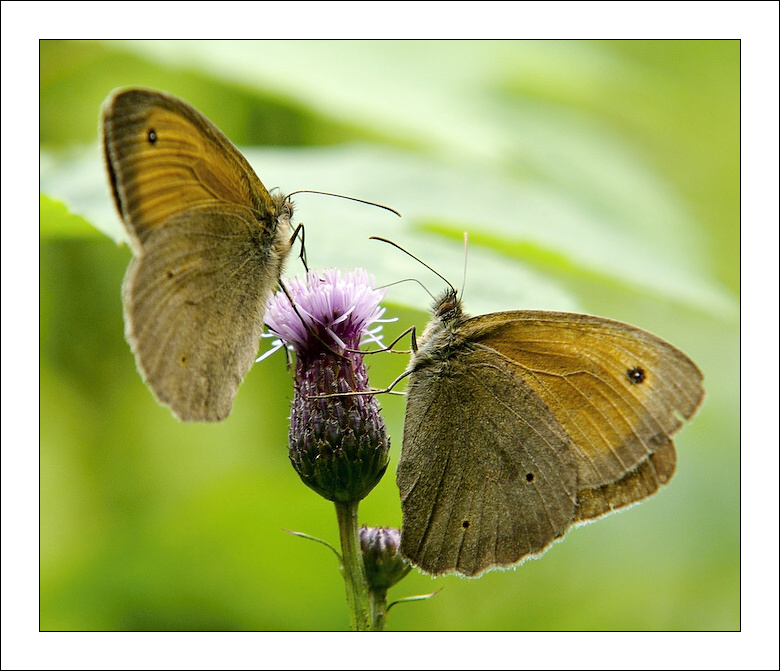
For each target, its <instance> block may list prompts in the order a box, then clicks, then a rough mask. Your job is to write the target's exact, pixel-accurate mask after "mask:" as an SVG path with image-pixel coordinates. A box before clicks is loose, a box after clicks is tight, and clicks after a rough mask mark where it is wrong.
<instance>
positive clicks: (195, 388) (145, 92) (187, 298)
mask: <svg viewBox="0 0 780 671" xmlns="http://www.w3.org/2000/svg"><path fill="white" fill-rule="evenodd" d="M103 140H104V150H105V156H106V164H107V167H108V173H109V179H110V182H111V187H112V192H113V195H114V201H115V204H116V206H117V209H118V211H119V213H120V216H121V218H122V221H123V223H124V225H125V228H126V229H127V232H128V235H129V238H130V242H131V246H132V248H133V254H134V258H133V260H132V262H131V264H130V266H129V268H128V271H127V274H126V276H125V281H124V284H123V303H124V314H125V333H126V337H127V340H128V341H129V343H130V345H131V347H132V349H133V351H134V353H135V357H136V363H137V365H138V368H139V370H140V372H141V374H142V376H143V378H144V379H145V380H146V382H147V384H148V385H149V386H150V388H151V389H152V391H153V392H154V394H155V396H156V397H157V399H158V400H159V401H160V402H161V403H163V404H164V405H167V406H168V407H170V408H171V410H172V411H173V413H174V414H175V415H176V416H177V417H179V419H182V420H186V421H219V420H222V419H224V418H225V417H226V416H227V415H228V414H229V413H230V410H231V407H232V403H233V398H234V396H235V393H236V390H237V388H238V385H239V384H240V383H241V381H242V380H243V378H244V376H245V375H246V373H247V371H248V370H249V368H250V367H251V365H252V363H253V361H254V357H255V354H256V351H257V346H258V342H259V338H260V334H261V333H262V329H263V315H264V313H265V305H266V302H267V300H268V297H269V296H270V294H271V292H272V290H273V288H274V286H275V285H276V284H277V282H278V279H279V276H280V274H281V272H282V268H283V265H284V261H285V259H286V257H287V256H288V254H289V250H290V237H291V225H290V218H291V216H292V205H291V203H290V202H289V201H287V200H286V199H285V197H284V196H283V195H281V194H278V193H274V195H271V194H269V192H268V191H267V190H266V189H265V187H264V186H263V184H262V182H261V181H260V180H259V179H258V177H257V175H255V173H254V171H253V170H252V168H251V166H250V165H249V163H248V162H247V160H246V159H245V158H244V157H243V156H242V155H241V153H240V152H239V151H238V149H236V148H235V147H234V146H233V144H232V143H231V142H230V141H229V140H228V139H227V138H226V137H225V135H224V134H223V133H222V132H221V131H220V130H219V129H218V128H217V127H216V126H214V125H213V124H212V123H211V122H210V121H209V120H208V119H206V118H205V117H204V116H203V115H202V114H200V112H198V111H197V110H195V109H194V108H193V107H191V106H190V105H188V104H187V103H185V102H184V101H182V100H179V99H178V98H174V97H173V96H170V95H169V94H166V93H162V92H160V91H153V90H149V89H124V90H120V91H117V92H114V93H112V95H111V96H109V98H108V100H107V101H106V103H105V104H104V108H103Z"/></svg>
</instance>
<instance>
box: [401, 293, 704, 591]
mask: <svg viewBox="0 0 780 671" xmlns="http://www.w3.org/2000/svg"><path fill="white" fill-rule="evenodd" d="M413 342H414V341H413ZM413 349H414V348H413ZM407 372H408V375H409V377H410V382H409V386H408V389H407V406H406V419H405V423H404V435H403V447H402V451H401V458H400V462H399V464H398V472H397V482H398V487H399V490H400V494H401V502H402V511H403V523H402V532H401V546H400V551H401V553H402V554H403V555H404V556H405V557H407V558H408V559H409V560H410V561H411V562H412V563H413V564H414V565H415V566H417V567H418V568H420V569H422V570H423V571H425V572H427V573H430V574H432V575H439V574H445V573H458V574H461V575H465V576H477V575H479V574H481V573H483V572H484V571H487V570H489V569H493V568H501V567H509V566H512V565H514V564H517V563H518V562H521V561H522V560H523V559H525V558H527V557H529V556H533V555H538V554H540V553H542V552H543V551H544V550H545V549H546V548H547V547H548V546H549V545H550V544H551V543H552V542H553V541H555V540H556V539H559V538H561V537H562V536H563V535H564V534H565V533H566V531H567V530H568V529H569V528H570V527H572V526H574V525H577V524H580V523H583V522H586V521H589V520H592V519H595V518H597V517H600V516H602V515H605V514H607V513H609V512H611V511H613V510H617V509H618V508H622V507H624V506H627V505H630V504H632V503H636V502H638V501H640V500H642V499H644V498H646V497H648V496H650V495H651V494H653V493H654V492H655V491H656V490H657V489H658V488H659V487H660V486H661V485H663V484H665V483H666V482H668V481H669V479H670V478H671V477H672V475H673V473H674V470H675V464H676V455H675V449H674V445H673V443H672V440H671V437H672V435H673V434H674V433H676V432H677V431H678V430H679V429H680V427H681V426H682V424H683V422H684V420H688V419H690V418H691V417H692V415H693V414H694V412H695V411H696V409H697V408H698V407H699V405H700V404H701V402H702V399H703V397H704V391H703V389H702V379H703V378H702V374H701V372H700V371H699V369H698V368H697V367H696V365H695V364H694V363H693V362H692V361H691V360H690V359H689V358H688V357H687V356H686V355H685V354H683V353H682V352H681V351H680V350H678V349H677V348H675V347H674V346H673V345H670V344H669V343H668V342H666V341H664V340H662V339H661V338H659V337H657V336H655V335H652V334H650V333H648V332H647V331H643V330H642V329H639V328H637V327H635V326H630V325H628V324H623V323H620V322H617V321H612V320H610V319H604V318H601V317H592V316H588V315H582V314H568V313H562V312H543V311H523V310H517V311H510V312H496V313H492V314H485V315H481V316H478V317H469V316H467V315H464V314H463V309H462V306H461V300H460V298H459V297H458V295H457V293H456V292H455V290H454V289H449V290H448V291H446V292H445V293H444V294H443V295H442V296H441V297H440V298H439V299H438V300H437V301H436V303H435V304H434V307H433V316H432V318H431V320H430V322H429V323H428V325H427V327H426V329H425V331H424V333H423V335H422V336H421V337H420V339H419V343H418V344H417V348H416V351H413V355H412V359H411V361H410V364H409V367H408V368H407Z"/></svg>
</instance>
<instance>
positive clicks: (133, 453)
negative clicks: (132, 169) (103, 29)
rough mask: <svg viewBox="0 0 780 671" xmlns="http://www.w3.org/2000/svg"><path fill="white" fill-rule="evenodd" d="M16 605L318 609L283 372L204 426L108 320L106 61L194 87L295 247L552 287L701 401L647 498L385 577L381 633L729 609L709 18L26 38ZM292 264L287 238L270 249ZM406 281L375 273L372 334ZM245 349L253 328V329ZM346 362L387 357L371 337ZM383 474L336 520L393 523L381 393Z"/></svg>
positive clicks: (113, 80) (421, 274) (313, 527)
mask: <svg viewBox="0 0 780 671" xmlns="http://www.w3.org/2000/svg"><path fill="white" fill-rule="evenodd" d="M40 56H41V59H40V63H41V72H40V75H41V77H40V82H41V90H40V115H41V125H40V134H41V136H40V139H41V194H42V195H41V250H40V317H41V320H40V328H41V332H40V359H41V360H40V385H41V392H40V403H41V434H40V436H41V443H40V456H41V462H40V463H41V473H40V482H41V498H40V500H41V515H40V520H41V530H40V534H41V535H40V543H41V554H40V556H41V572H40V577H41V580H40V588H41V598H40V607H41V620H40V626H41V629H43V630H158V629H161V630H202V629H208V630H233V629H236V630H247V629H257V630H330V629H334V630H339V629H346V628H347V627H348V620H347V610H346V605H345V602H344V586H343V582H342V580H341V578H340V576H339V573H338V570H337V567H336V562H335V558H334V557H333V555H332V553H330V552H329V551H328V550H327V549H326V548H324V547H322V546H320V545H317V544H314V543H310V542H308V541H304V540H302V539H300V538H296V537H293V536H290V535H288V534H286V533H284V532H283V531H282V529H293V530H297V531H302V532H305V533H307V534H311V535H313V536H317V537H320V538H323V539H326V540H328V541H330V542H332V543H337V539H338V536H337V531H336V525H335V515H334V511H333V508H332V506H331V505H330V504H329V503H327V502H326V501H324V500H322V499H320V498H319V497H317V496H316V495H315V494H314V493H313V492H311V491H310V490H308V489H307V488H306V487H305V486H304V485H302V484H301V483H300V481H299V480H298V477H297V475H296V474H295V472H294V471H293V470H292V467H291V466H290V464H289V461H288V458H287V453H286V433H287V417H288V413H289V402H290V399H291V397H292V384H291V378H290V375H289V373H288V372H287V370H286V368H285V361H284V357H283V356H282V355H276V356H274V357H271V358H270V359H267V360H265V361H263V362H262V363H260V364H258V365H256V366H255V367H254V368H253V369H252V370H251V371H250V373H249V375H248V376H247V379H246V381H245V383H244V384H243V385H242V387H241V389H240V390H239V393H238V396H237V399H236V402H235V405H234V408H233V413H232V415H231V416H230V418H229V419H228V420H227V421H225V422H224V423H222V424H220V425H218V426H205V425H186V424H182V423H180V422H178V421H177V420H175V419H174V418H173V417H172V415H171V414H170V412H169V411H168V410H167V409H165V408H162V407H160V406H158V405H157V404H156V402H155V401H154V399H153V397H152V395H151V393H150V392H149V391H148V390H147V389H146V388H145V386H144V385H143V382H142V381H141V379H140V377H139V375H138V373H137V372H136V370H135V365H134V361H133V357H132V354H131V352H130V350H129V347H128V346H127V344H126V343H125V341H124V337H123V324H122V308H121V299H120V287H121V283H122V277H123V275H124V271H125V268H126V266H127V264H128V261H129V259H130V252H129V249H128V248H127V246H126V245H124V244H117V242H121V241H122V235H123V234H122V231H121V227H120V225H119V220H118V217H117V215H116V214H115V212H114V211H113V204H112V203H111V200H110V194H109V189H108V184H107V179H106V176H105V174H104V169H103V167H102V163H101V155H100V149H99V145H98V140H97V137H98V119H99V110H100V105H101V103H102V101H103V100H104V99H105V97H106V96H107V95H108V93H109V92H110V91H111V90H112V89H113V88H116V87H118V86H130V85H138V86H151V87H156V88H161V89H164V90H166V91H169V92H171V93H173V94H175V95H178V96H180V97H182V98H184V99H186V100H187V101H189V102H190V103H191V104H193V105H194V106H195V107H197V108H198V109H200V110H201V111H202V112H203V113H204V114H206V116H208V117H209V118H210V119H211V120H212V121H213V122H214V123H215V124H217V125H218V126H219V127H220V128H221V129H222V130H223V131H225V133H226V134H227V135H228V137H230V138H231V139H232V140H233V141H234V142H235V143H236V144H238V145H239V146H241V147H242V148H243V149H245V150H246V151H245V153H246V155H247V157H248V158H249V160H250V162H251V163H252V164H253V166H254V167H255V170H256V171H257V173H258V175H259V176H260V178H261V179H262V180H263V182H264V183H265V185H266V186H267V187H268V188H272V187H275V186H280V187H281V188H282V189H283V190H284V191H285V192H289V191H292V190H295V189H321V190H327V191H336V192H338V193H343V194H347V195H351V196H357V197H361V198H368V199H372V200H375V201H380V202H382V203H386V204H387V205H390V206H392V207H395V208H396V209H398V210H400V211H401V212H402V213H403V218H402V219H396V218H395V217H393V216H392V215H389V214H387V213H386V212H384V211H382V210H378V209H375V208H367V207H364V206H361V205H357V204H354V203H348V202H346V201H338V200H335V199H329V198H324V197H319V196H309V195H300V196H298V197H296V199H295V200H296V220H297V221H303V222H304V223H305V224H306V242H307V250H308V254H309V262H310V264H311V265H312V266H313V267H326V266H338V267H342V268H351V267H354V266H356V265H360V266H364V267H366V268H367V269H368V270H369V272H372V273H374V274H375V276H376V278H377V282H378V283H386V282H392V281H395V280H399V279H402V278H408V277H416V278H419V279H420V280H422V281H423V282H425V284H426V285H427V286H428V288H429V289H430V290H431V291H434V292H436V291H439V290H440V289H441V288H442V284H441V281H440V280H438V279H437V278H435V277H433V276H432V275H431V274H430V273H428V271H426V270H425V269H423V268H421V267H420V266H418V265H415V264H414V263H413V262H411V261H410V260H409V259H406V258H405V257H402V256H401V255H400V253H398V252H397V251H395V250H393V249H392V248H390V247H388V246H385V245H381V244H380V243H377V242H370V241H369V240H368V236H369V235H382V236H385V237H390V238H392V239H394V240H396V241H397V242H399V243H400V244H403V245H404V246H405V247H406V248H408V249H410V250H411V251H413V252H414V253H416V254H418V255H419V256H421V257H422V258H423V259H424V260H425V261H427V262H428V263H431V264H432V265H434V266H435V267H436V268H437V270H439V271H440V272H441V273H443V274H444V275H446V276H447V277H449V278H450V280H451V281H452V282H453V283H454V284H456V285H459V284H460V283H461V281H462V279H461V278H462V275H463V240H462V234H463V231H465V230H467V231H468V232H469V253H468V269H467V276H466V280H467V281H466V290H465V302H466V307H467V309H468V310H470V311H471V312H474V313H480V312H486V311H489V310H496V309H518V308H542V309H568V310H578V311H583V312H589V313H594V314H601V315H604V316H607V317H611V318H614V319H620V320H623V321H628V322H630V323H633V324H636V325H638V326H640V327H642V328H645V329H648V330H650V331H653V332H655V333H657V334H659V335H661V336H662V337H664V338H666V339H668V340H670V341H671V342H673V343H674V344H675V345H677V346H678V347H680V348H681V349H683V350H684V351H685V352H686V353H688V354H689V355H690V356H691V357H692V358H693V359H694V360H695V361H696V362H697V364H698V365H699V366H700V368H701V369H702V371H703V372H704V375H705V387H706V390H707V394H708V396H707V399H706V401H705V404H704V406H703V407H702V409H701V410H700V412H699V414H698V415H697V416H696V418H695V420H694V421H693V422H692V423H691V424H690V425H689V426H687V427H686V428H684V429H683V431H682V432H681V433H680V434H679V436H678V439H677V440H676V441H675V442H676V444H677V446H678V454H679V463H678V471H677V474H676V476H675V478H674V479H673V480H672V482H671V483H670V485H669V486H668V487H667V488H665V489H664V490H663V491H662V492H661V493H660V494H658V495H657V496H655V497H653V498H652V499H650V500H648V501H646V502H645V503H643V504H642V505H639V506H636V507H634V508H632V509H630V510H629V511H626V512H623V513H621V514H617V515H612V516H610V517H607V518H605V519H602V520H599V521H597V522H596V523H595V524H592V525H588V526H586V527H580V528H578V529H575V530H573V531H572V532H570V534H569V536H567V538H566V539H565V540H564V541H563V542H562V543H558V544H556V545H555V546H554V547H553V548H552V549H551V550H550V551H549V552H547V554H545V555H544V556H543V557H542V558H541V559H539V560H535V561H529V562H527V563H525V564H524V565H522V566H521V567H519V568H517V569H516V570H510V571H505V572H493V573H489V574H487V575H485V576H483V577H482V578H480V579H478V580H464V579H460V578H457V577H446V578H439V579H436V580H432V579H431V578H429V577H426V576H423V575H421V574H419V573H417V572H413V573H412V574H410V575H409V576H408V577H407V578H406V579H404V580H403V581H402V582H401V583H399V585H397V586H396V587H394V588H393V589H392V590H391V592H390V599H391V600H393V599H394V598H400V597H403V596H407V595H411V594H420V593H426V592H431V591H434V590H441V592H440V593H439V594H438V595H437V596H436V597H435V598H433V599H431V600H428V601H424V602H418V603H410V604H403V605H399V606H398V607H397V608H394V609H393V610H392V611H391V613H390V618H389V626H388V628H389V629H391V630H430V629H432V630H445V629H446V630H461V629H468V630H473V629H487V630H504V629H509V630H547V629H552V630H568V629H578V630H579V629H584V630H591V629H612V630H615V629H617V630H623V629H631V630H634V629H640V630H644V629H653V630H654V629H670V630H676V629H688V630H714V629H715V630H733V629H738V628H739V626H740V611H739V596H740V594H739V569H740V563H739V562H740V556H739V513H740V509H739V501H740V498H739V496H740V492H739V481H740V478H739V473H740V461H739V402H740V399H739V261H738V260H739V102H740V101H739V91H740V89H739V86H740V80H739V72H740V52H739V43H738V42H736V41H650V42H646V41H617V42H590V41H575V42H569V41H544V42H534V41H527V42H447V41H437V42H368V41H359V42H329V41H318V42H293V41H285V42H273V41H266V42H240V41H231V42H205V43H201V42H188V41H177V42H142V43H117V42H108V43H106V42H100V43H98V42H76V41H69V42H48V41H44V42H42V43H41V54H40ZM299 271H300V265H299V264H298V263H297V262H295V261H294V260H291V261H290V263H289V264H288V273H295V272H299ZM429 303H430V298H429V297H428V296H427V295H426V294H425V293H424V292H423V290H422V289H420V288H419V286H417V285H415V284H413V283H405V284H402V285H398V286H394V287H391V288H390V290H389V292H388V297H387V301H386V305H387V306H388V315H389V316H397V317H398V318H399V321H398V322H397V323H395V324H390V325H387V326H386V328H385V332H386V337H392V336H393V334H396V333H399V332H400V331H401V330H403V329H404V328H406V327H407V326H409V325H411V324H416V325H417V327H418V329H419V328H421V327H422V326H423V325H424V323H425V321H426V319H427V307H428V305H429ZM264 346H267V344H264ZM370 365H371V376H372V382H373V384H374V385H375V386H384V385H386V384H388V383H389V382H390V381H391V380H392V379H394V378H395V377H396V376H397V375H398V374H399V373H400V372H401V371H402V370H403V369H404V367H405V365H406V357H404V356H403V355H381V356H376V357H373V358H372V359H371V362H370ZM382 405H383V408H384V411H385V419H386V422H387V425H388V431H389V433H390V435H391V439H392V445H393V448H392V452H391V464H390V467H389V469H388V475H387V476H386V477H385V478H384V480H383V481H382V482H381V483H380V485H379V486H378V487H377V489H375V490H374V492H372V493H371V495H370V496H369V497H368V498H367V499H366V500H365V501H364V502H363V503H362V505H361V521H363V522H365V523H367V524H372V525H387V526H400V519H401V517H400V505H399V500H398V494H397V490H396V487H395V483H394V477H393V473H394V470H395V465H396V463H397V460H398V452H399V450H400V442H401V432H402V426H403V408H404V404H403V399H402V398H400V397H384V398H382Z"/></svg>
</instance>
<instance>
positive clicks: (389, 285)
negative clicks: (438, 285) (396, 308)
mask: <svg viewBox="0 0 780 671" xmlns="http://www.w3.org/2000/svg"><path fill="white" fill-rule="evenodd" d="M434 272H436V271H434ZM444 281H445V282H446V281H447V280H444ZM401 282H417V284H419V285H420V286H421V287H422V288H423V291H424V292H425V293H426V294H428V295H429V296H430V297H431V298H432V299H433V300H436V296H434V295H433V294H432V293H431V292H430V291H428V287H426V286H425V285H424V284H423V283H422V282H420V280H418V279H417V278H416V277H406V278H404V279H402V280H396V281H395V282H388V283H387V284H383V285H382V286H379V287H377V289H387V288H388V287H394V286H395V285H396V284H401Z"/></svg>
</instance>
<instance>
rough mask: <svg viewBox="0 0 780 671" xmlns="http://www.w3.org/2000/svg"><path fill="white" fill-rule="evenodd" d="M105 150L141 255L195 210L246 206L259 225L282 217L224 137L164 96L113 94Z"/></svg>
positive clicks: (132, 92) (193, 111) (193, 112)
mask: <svg viewBox="0 0 780 671" xmlns="http://www.w3.org/2000/svg"><path fill="white" fill-rule="evenodd" d="M103 145H104V150H105V155H106V163H107V166H108V171H109V176H110V179H111V186H112V189H113V193H114V200H115V201H116V205H117V208H118V209H119V212H120V214H121V215H122V219H123V221H124V223H125V226H126V227H127V230H128V233H129V234H130V236H131V239H132V241H133V243H134V245H135V246H136V248H138V246H139V245H141V244H143V242H144V240H145V239H146V237H147V236H148V235H149V234H150V232H151V231H153V230H155V229H157V228H159V227H160V226H162V225H164V224H165V222H166V221H167V220H168V218H169V217H170V216H172V215H173V214H176V213H177V212H180V211H181V210H183V209H186V208H187V207H190V206H194V205H204V204H212V205H213V204H217V203H233V204H236V205H243V206H245V207H248V208H249V209H251V210H252V211H253V212H254V213H255V216H256V218H257V219H258V221H260V222H274V221H275V220H276V218H277V217H278V216H279V214H280V212H279V210H280V202H279V201H278V200H275V199H273V198H272V197H271V196H270V194H269V193H268V191H266V189H265V187H264V186H263V184H262V182H261V181H260V180H259V179H258V177H257V175H255V172H254V171H253V170H252V167H251V166H250V165H249V163H248V161H247V160H246V159H245V158H244V156H243V155H242V154H241V152H240V151H238V149H236V148H235V146H234V145H233V144H232V143H231V142H230V140H228V139H227V137H225V135H224V133H222V131H220V130H219V129H218V128H217V127H216V126H215V125H214V124H212V123H211V122H210V121H209V120H208V119H207V118H206V117H204V116H203V115H202V114H201V113H200V112H198V111H197V110H196V109H194V108H193V107H191V106H190V105H188V104H187V103H185V102H184V101H183V100H179V99H178V98H174V97H172V96H169V95H167V94H165V93H162V92H161V91H152V90H148V89H124V90H120V91H118V92H115V93H114V94H112V95H111V96H110V97H109V98H108V100H107V101H106V103H105V105H104V107H103Z"/></svg>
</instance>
